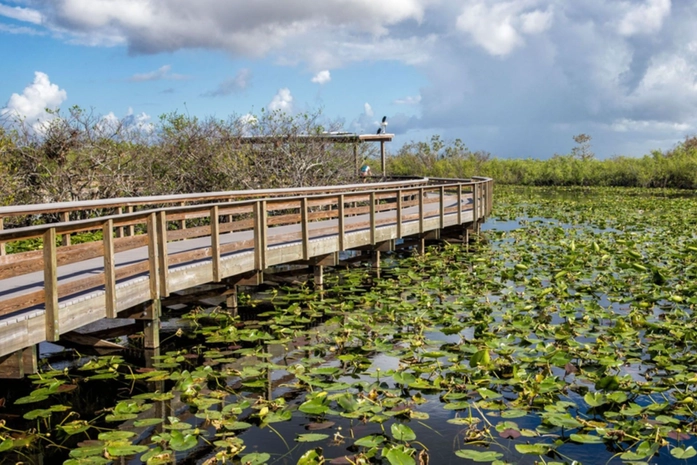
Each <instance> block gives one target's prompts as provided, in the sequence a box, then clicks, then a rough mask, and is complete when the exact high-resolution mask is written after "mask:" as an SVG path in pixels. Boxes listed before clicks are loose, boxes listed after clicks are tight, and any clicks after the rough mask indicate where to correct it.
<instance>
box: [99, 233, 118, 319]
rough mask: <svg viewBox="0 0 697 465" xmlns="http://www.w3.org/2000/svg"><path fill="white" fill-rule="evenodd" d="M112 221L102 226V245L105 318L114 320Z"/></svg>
mask: <svg viewBox="0 0 697 465" xmlns="http://www.w3.org/2000/svg"><path fill="white" fill-rule="evenodd" d="M113 231H114V220H111V219H110V220H107V222H106V223H104V226H102V243H103V245H104V299H105V307H106V317H107V318H116V265H115V263H114V236H113V234H114V233H113Z"/></svg>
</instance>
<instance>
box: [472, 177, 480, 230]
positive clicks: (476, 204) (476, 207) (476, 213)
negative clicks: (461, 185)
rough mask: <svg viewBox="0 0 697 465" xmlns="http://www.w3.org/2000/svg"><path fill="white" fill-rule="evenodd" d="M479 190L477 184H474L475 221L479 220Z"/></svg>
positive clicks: (473, 219) (473, 204) (473, 208)
mask: <svg viewBox="0 0 697 465" xmlns="http://www.w3.org/2000/svg"><path fill="white" fill-rule="evenodd" d="M478 191H479V189H477V184H476V183H475V184H472V221H474V222H475V223H476V222H477V218H478V217H479V213H478V211H479V210H478V206H479V202H478V201H477V195H478V194H479V192H478Z"/></svg>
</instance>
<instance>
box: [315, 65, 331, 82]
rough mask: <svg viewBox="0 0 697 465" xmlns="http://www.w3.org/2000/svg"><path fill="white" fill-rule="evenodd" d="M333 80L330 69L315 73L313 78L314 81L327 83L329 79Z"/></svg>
mask: <svg viewBox="0 0 697 465" xmlns="http://www.w3.org/2000/svg"><path fill="white" fill-rule="evenodd" d="M331 80H332V75H331V74H330V73H329V70H326V69H325V70H324V71H320V72H319V73H317V74H315V76H314V77H313V78H312V82H314V83H316V84H320V85H322V84H326V83H328V82H329V81H331Z"/></svg>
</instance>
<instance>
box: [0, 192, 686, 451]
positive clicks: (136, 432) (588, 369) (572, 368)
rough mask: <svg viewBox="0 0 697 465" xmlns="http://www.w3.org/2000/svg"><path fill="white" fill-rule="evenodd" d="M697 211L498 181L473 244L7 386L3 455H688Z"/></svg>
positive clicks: (402, 260) (671, 202)
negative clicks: (154, 353)
mask: <svg viewBox="0 0 697 465" xmlns="http://www.w3.org/2000/svg"><path fill="white" fill-rule="evenodd" d="M695 223H697V201H696V199H695V198H694V197H692V196H690V195H689V193H685V192H676V191H646V190H612V189H585V190H581V189H574V190H571V189H569V190H561V189H524V190H523V189H514V188H497V191H496V199H495V218H494V219H493V220H492V221H490V223H489V224H488V225H487V228H486V229H487V231H485V232H484V234H483V236H484V237H485V238H486V240H481V241H479V242H478V243H477V244H472V245H466V244H464V245H463V244H448V243H447V242H446V243H443V244H441V245H440V246H438V247H434V248H430V249H428V250H427V252H426V253H424V254H422V255H418V254H415V255H411V256H406V257H398V256H390V257H388V259H387V260H386V261H385V262H383V264H382V265H383V267H382V270H381V275H380V277H378V276H376V273H375V271H374V270H371V269H369V268H366V267H357V268H355V267H354V268H348V269H341V270H339V269H337V270H335V271H334V272H333V273H331V274H329V275H328V276H327V277H326V281H325V286H324V289H323V290H314V289H312V287H310V286H308V285H297V286H286V287H280V288H275V289H273V290H272V291H270V292H267V293H265V295H263V296H256V297H254V298H249V299H247V300H245V302H246V303H248V304H250V305H251V306H253V307H254V308H255V313H254V316H253V319H252V320H245V321H242V320H241V319H240V318H239V317H238V316H233V315H231V314H228V313H227V312H225V311H223V310H221V309H214V310H212V311H204V310H201V309H197V310H195V311H192V312H191V313H189V314H188V315H187V316H186V318H187V319H188V320H189V321H191V323H192V327H193V329H192V330H191V332H190V333H188V334H187V335H186V337H185V338H183V339H185V341H187V344H185V345H186V347H182V348H180V349H178V350H174V351H170V352H167V353H165V354H164V355H161V356H159V357H156V359H155V361H154V363H152V366H151V367H148V368H143V367H136V366H133V365H131V364H129V363H127V362H126V361H125V360H124V359H123V358H121V357H113V356H112V357H99V358H95V359H93V360H91V361H90V362H89V363H87V364H86V365H84V366H83V367H82V368H81V369H80V370H79V371H77V372H71V373H68V372H65V371H51V372H45V373H42V374H41V375H37V376H35V377H33V381H34V383H35V384H36V389H35V390H34V391H33V392H31V393H29V394H28V395H26V396H24V397H22V398H19V399H17V400H16V401H15V403H16V404H24V403H26V404H35V405H36V406H37V407H38V408H36V409H35V410H31V411H28V412H26V413H25V415H24V420H25V421H27V422H31V424H32V432H31V434H27V432H26V431H23V432H22V431H19V430H12V429H10V425H3V426H2V429H0V454H2V453H11V452H13V451H15V452H16V451H17V450H18V449H19V448H22V447H24V446H26V445H27V443H28V442H31V441H29V440H28V439H27V437H31V438H33V439H32V440H33V441H34V443H46V442H47V441H50V442H51V443H52V444H55V445H58V446H61V445H67V444H71V446H70V448H71V449H72V450H70V452H69V453H68V454H69V457H68V459H67V462H66V463H70V464H71V465H72V464H84V463H108V462H109V461H115V460H117V459H118V458H119V457H131V458H135V459H136V460H140V461H141V462H144V463H148V464H160V463H171V462H173V461H175V460H179V459H181V458H184V457H186V456H188V455H192V454H193V455H194V456H195V457H197V458H198V459H197V460H199V462H200V463H206V464H213V463H225V461H230V462H231V463H237V462H239V463H252V464H256V463H273V462H276V461H278V462H279V463H287V462H289V461H292V462H297V463H299V464H303V465H308V464H322V463H356V464H361V463H362V464H367V463H383V464H390V465H397V464H420V465H421V464H426V463H429V461H430V463H459V462H461V463H473V462H477V463H479V462H482V463H494V464H497V465H498V464H505V463H516V464H517V463H530V464H532V463H539V462H544V463H548V464H554V463H573V462H574V461H576V462H584V463H600V462H601V463H606V462H610V463H635V464H636V463H656V462H659V463H682V462H681V461H689V459H691V458H693V457H695V456H696V455H697V451H696V450H695V445H696V444H697V440H696V439H695V438H696V435H697V415H696V414H695V409H697V402H696V400H695V399H697V393H696V391H697V351H696V350H695V347H696V344H697V323H696V322H695V319H694V317H693V311H694V305H695V304H696V303H697V235H696V234H695V232H694V231H695ZM104 382H109V383H114V382H117V383H121V384H122V385H123V395H122V396H121V397H120V398H119V399H116V400H115V401H114V402H113V404H111V405H109V406H106V408H103V409H102V410H103V411H102V412H101V413H100V414H96V413H95V416H94V417H93V418H78V417H77V415H76V414H75V413H74V412H73V411H72V410H71V407H70V406H69V405H70V399H71V396H77V395H79V393H80V390H81V389H83V388H89V387H90V386H98V385H99V383H104ZM58 399H60V402H59V403H57V404H56V402H55V400H58ZM49 435H50V436H49ZM262 435H263V436H262ZM261 437H263V438H266V439H263V440H262V439H259V438H261ZM268 438H272V439H274V441H275V443H277V444H282V448H281V450H279V449H278V448H277V447H271V446H270V445H269V446H268V447H266V445H267V444H270V442H271V439H268ZM71 441H72V442H71ZM72 444H74V446H73V445H72ZM0 457H2V456H1V455H0ZM233 461H234V462H233Z"/></svg>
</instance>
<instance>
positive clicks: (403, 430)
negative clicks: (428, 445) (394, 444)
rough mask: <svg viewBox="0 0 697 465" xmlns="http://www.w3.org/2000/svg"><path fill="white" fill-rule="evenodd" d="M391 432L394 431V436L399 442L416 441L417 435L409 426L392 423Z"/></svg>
mask: <svg viewBox="0 0 697 465" xmlns="http://www.w3.org/2000/svg"><path fill="white" fill-rule="evenodd" d="M390 430H391V431H392V436H393V437H394V438H395V439H396V440H397V441H413V440H414V439H416V434H415V433H414V430H412V429H411V428H409V427H408V426H407V425H403V424H401V423H392V426H391V427H390Z"/></svg>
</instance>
